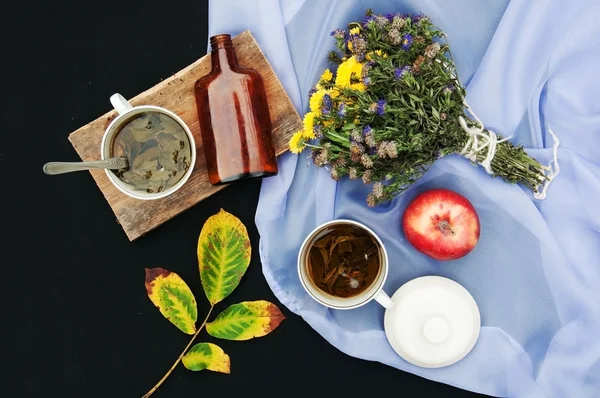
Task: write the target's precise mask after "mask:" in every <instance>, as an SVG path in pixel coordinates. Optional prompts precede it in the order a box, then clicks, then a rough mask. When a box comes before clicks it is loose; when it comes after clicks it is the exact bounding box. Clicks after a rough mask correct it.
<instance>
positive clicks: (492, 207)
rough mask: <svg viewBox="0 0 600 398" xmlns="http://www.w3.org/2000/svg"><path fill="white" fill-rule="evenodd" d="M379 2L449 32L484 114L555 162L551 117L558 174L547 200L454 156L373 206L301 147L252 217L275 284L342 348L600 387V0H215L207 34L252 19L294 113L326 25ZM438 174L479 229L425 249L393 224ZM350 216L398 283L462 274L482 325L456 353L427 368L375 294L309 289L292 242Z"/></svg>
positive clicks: (561, 386) (463, 377)
mask: <svg viewBox="0 0 600 398" xmlns="http://www.w3.org/2000/svg"><path fill="white" fill-rule="evenodd" d="M369 7H371V8H373V9H374V11H375V12H378V13H386V12H402V13H417V12H423V13H425V14H427V15H429V16H430V17H431V19H432V20H433V22H434V23H435V24H436V25H438V26H439V27H440V28H442V30H444V31H445V32H446V34H447V35H448V37H449V41H450V45H451V47H452V51H453V53H454V57H455V60H456V64H457V67H458V71H459V75H460V78H461V81H462V82H463V84H465V85H466V86H467V92H468V97H467V98H468V101H469V103H470V105H471V107H472V108H473V109H474V110H475V112H476V113H477V114H478V116H479V117H480V118H481V119H482V120H483V121H484V123H485V124H486V126H487V127H488V128H491V129H493V130H494V131H496V132H497V133H499V134H502V135H503V136H510V135H513V138H512V142H513V143H517V144H522V145H524V146H525V147H526V148H527V151H528V153H530V154H531V155H532V156H534V157H535V158H537V159H538V160H540V161H541V162H542V163H545V164H547V163H548V162H549V161H550V160H551V159H552V149H551V148H552V144H553V142H552V139H551V138H550V136H549V135H548V130H549V129H552V130H553V131H554V132H555V133H556V134H557V135H558V137H559V138H560V140H561V146H560V148H559V150H558V158H559V164H560V170H561V173H560V175H559V176H558V177H557V178H556V180H555V181H554V183H553V185H552V186H551V187H550V189H549V191H548V197H547V199H546V200H544V201H536V200H534V199H533V197H532V195H531V193H530V192H528V191H527V190H524V189H522V188H520V187H519V186H514V185H510V184H507V183H504V182H503V181H501V180H500V179H494V178H490V177H489V176H488V175H487V174H486V173H485V171H484V170H482V169H481V168H476V167H473V166H472V165H471V164H470V163H469V162H468V161H467V160H466V159H464V158H461V157H459V156H449V157H446V158H444V159H441V160H439V161H437V162H436V163H435V164H434V165H433V167H432V168H431V169H430V170H429V171H428V172H427V173H426V174H425V175H424V176H423V177H422V178H421V179H420V180H419V181H418V182H417V183H416V184H415V185H414V186H413V187H411V188H410V189H409V190H408V191H407V192H405V193H404V194H402V195H400V196H399V197H398V198H396V199H395V200H393V201H391V202H389V203H387V204H384V205H381V206H379V207H377V208H374V209H370V208H368V207H367V206H366V204H365V197H366V195H367V193H368V192H369V191H370V188H369V187H367V186H364V185H363V184H362V183H361V182H359V181H350V180H348V179H342V180H341V181H339V182H338V183H336V182H334V181H332V180H331V179H330V177H329V175H328V173H327V171H325V170H323V169H318V168H316V167H314V166H313V165H312V164H311V162H310V160H309V159H308V156H309V153H308V151H306V152H305V153H303V154H301V156H293V155H289V154H288V155H284V156H282V157H281V158H280V163H279V164H280V173H279V175H278V176H276V177H272V178H269V179H267V180H265V181H264V182H263V186H262V190H261V196H260V202H259V206H258V209H257V214H256V224H257V226H258V229H259V232H260V234H261V243H260V254H261V259H262V264H263V271H264V275H265V277H266V278H267V281H268V282H269V285H270V286H271V288H272V289H273V291H274V292H275V294H276V295H277V297H278V298H279V299H280V300H281V302H282V303H283V304H285V305H286V306H287V307H288V308H289V309H290V310H291V311H293V312H295V313H297V314H299V315H300V316H302V317H303V318H304V319H305V320H306V322H308V323H309V324H310V325H311V326H312V327H313V328H314V329H315V330H316V331H317V332H318V333H320V334H321V335H322V336H323V337H324V338H325V339H327V340H328V341H329V342H330V343H331V344H332V345H334V346H335V347H337V348H339V349H340V350H342V351H343V352H345V353H347V354H349V355H352V356H355V357H359V358H363V359H367V360H374V361H379V362H382V363H385V364H387V365H390V366H394V367H396V368H398V369H402V370H405V371H408V372H412V373H415V374H418V375H420V376H423V377H426V378H429V379H432V380H436V381H440V382H444V383H447V384H451V385H454V386H458V387H461V388H464V389H468V390H472V391H477V392H482V393H486V394H490V395H497V396H519V397H598V396H600V260H599V259H600V233H599V231H600V145H598V144H599V143H600V95H599V93H600V76H599V75H600V23H598V21H599V20H600V3H599V2H597V1H591V0H590V1H583V0H570V1H568V2H566V1H559V0H546V1H544V2H539V1H536V2H534V1H530V0H513V1H511V2H508V1H505V0H497V1H493V2H492V1H480V0H455V1H451V2H448V1H441V0H438V1H435V0H426V1H417V0H406V1H401V0H394V1H392V0H390V1H373V0H371V1H365V0H347V1H342V0H339V1H320V0H305V1H302V0H300V1H294V0H279V1H278V0H237V1H236V0H211V2H210V34H217V33H224V32H227V33H232V34H235V33H239V32H241V31H243V30H245V29H250V30H251V31H252V33H253V34H254V35H255V37H256V38H257V40H258V42H259V44H260V45H261V47H262V49H263V50H264V52H265V54H266V56H267V58H268V59H269V61H270V62H271V65H272V66H273V68H274V69H275V71H276V72H277V75H278V77H279V78H280V80H281V81H282V83H283V85H284V87H285V88H286V90H287V92H288V94H289V96H290V97H291V99H292V101H293V103H294V105H295V106H296V108H297V109H298V111H299V112H300V113H303V112H304V111H306V109H307V108H308V98H307V93H308V90H309V89H310V88H311V87H312V86H313V85H314V84H315V83H316V81H317V79H318V77H319V76H320V74H321V72H322V71H323V69H325V68H326V67H327V66H328V65H327V63H326V55H327V52H328V51H329V50H331V49H333V47H334V40H333V39H331V38H329V32H330V31H331V30H333V29H335V28H339V27H345V25H346V24H347V23H348V22H350V21H353V20H358V19H359V18H361V17H362V14H363V13H364V10H365V9H366V8H369ZM437 187H444V188H449V189H452V190H455V191H457V192H459V193H461V194H462V195H464V196H466V197H467V198H469V200H471V202H472V203H473V205H474V206H475V208H476V209H477V212H478V214H479V217H480V220H481V231H482V232H481V239H480V242H479V244H478V245H477V247H476V249H475V250H474V251H473V252H472V253H471V254H469V255H468V256H466V257H464V258H463V259H460V260H457V261H452V262H444V263H442V262H438V261H435V260H432V259H430V258H428V257H426V256H425V255H423V254H421V253H419V252H417V251H416V250H415V249H413V248H412V246H411V245H410V244H409V243H408V242H407V241H406V240H405V237H404V235H403V233H402V230H401V227H400V220H401V216H402V213H403V211H404V209H405V208H406V206H407V204H408V203H409V202H410V200H411V199H412V198H414V197H415V196H416V195H417V194H418V193H420V192H422V191H424V190H427V189H431V188H437ZM334 218H351V219H354V220H357V221H360V222H362V223H364V224H366V225H368V226H369V227H371V228H372V229H373V230H374V231H375V232H376V233H377V234H378V235H379V236H380V237H381V238H382V240H383V242H384V244H385V245H386V248H387V250H388V253H389V256H390V260H391V264H390V273H389V277H388V280H387V283H386V285H385V290H386V291H387V293H388V294H392V293H393V292H394V291H395V290H396V289H397V288H399V287H400V286H401V285H402V284H403V283H405V282H407V281H409V280H410V279H413V278H415V277H418V276H421V275H442V276H446V277H449V278H452V279H454V280H456V281H457V282H459V283H461V284H462V285H463V286H465V287H466V288H467V289H468V290H469V291H470V292H471V294H472V295H473V297H474V298H475V300H476V301H477V303H478V304H479V307H480V311H481V316H482V330H481V335H480V338H479V341H478V343H477V345H476V346H475V348H474V349H473V351H472V352H471V353H470V354H469V355H468V356H467V357H466V358H465V359H463V360H462V361H460V362H459V363H457V364H455V365H452V366H449V367H446V368H441V369H422V368H418V367H415V366H413V365H410V364H409V363H407V362H405V361H404V360H402V359H401V358H400V357H399V356H398V355H396V353H395V352H394V351H393V350H392V348H391V347H390V345H389V344H388V342H387V340H386V338H385V335H384V332H383V308H382V307H380V306H379V305H378V304H377V303H376V302H371V303H369V304H368V305H366V306H364V307H362V308H359V309H356V310H351V311H336V310H330V309H327V308H325V307H323V306H321V305H320V304H318V303H317V302H315V301H314V300H312V299H311V298H310V297H309V296H308V295H307V294H306V293H305V292H304V290H303V289H302V287H301V285H300V282H299V280H298V275H297V271H296V256H297V253H298V249H299V247H300V244H301V243H302V240H303V239H304V237H305V236H306V235H307V234H308V233H309V232H310V231H311V230H312V229H313V228H314V227H315V226H317V225H318V224H320V223H323V222H325V221H328V220H331V219H334Z"/></svg>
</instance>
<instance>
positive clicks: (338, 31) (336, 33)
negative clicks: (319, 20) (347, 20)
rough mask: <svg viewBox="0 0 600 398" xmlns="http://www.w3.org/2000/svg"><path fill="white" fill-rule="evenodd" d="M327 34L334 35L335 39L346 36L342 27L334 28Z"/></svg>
mask: <svg viewBox="0 0 600 398" xmlns="http://www.w3.org/2000/svg"><path fill="white" fill-rule="evenodd" d="M329 35H330V36H333V37H335V38H336V39H343V38H345V37H346V31H344V30H342V29H336V30H334V31H332V32H331V33H329Z"/></svg>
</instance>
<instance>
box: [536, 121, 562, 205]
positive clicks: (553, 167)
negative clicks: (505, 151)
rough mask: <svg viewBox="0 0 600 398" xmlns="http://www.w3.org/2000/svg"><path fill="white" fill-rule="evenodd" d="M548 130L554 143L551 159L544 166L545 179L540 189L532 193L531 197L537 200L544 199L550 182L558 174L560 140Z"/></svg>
mask: <svg viewBox="0 0 600 398" xmlns="http://www.w3.org/2000/svg"><path fill="white" fill-rule="evenodd" d="M548 132H549V133H550V135H551V136H552V139H553V140H554V145H553V148H552V160H551V161H550V164H549V165H548V166H547V167H544V169H545V170H546V171H547V172H548V174H546V180H545V181H544V183H543V185H542V190H541V191H539V192H534V194H533V197H534V198H536V199H539V200H544V199H546V194H547V192H548V188H549V187H550V184H551V183H552V181H553V180H554V179H555V178H556V177H557V176H558V175H559V174H560V166H559V165H558V146H559V145H560V141H559V140H558V137H557V136H556V134H554V132H553V131H552V129H548Z"/></svg>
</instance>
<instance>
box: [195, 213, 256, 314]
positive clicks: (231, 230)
mask: <svg viewBox="0 0 600 398" xmlns="http://www.w3.org/2000/svg"><path fill="white" fill-rule="evenodd" d="M250 252H251V248H250V238H249V237H248V231H247V230H246V227H245V226H244V224H242V222H241V221H240V219H239V218H237V217H235V216H234V215H232V214H230V213H228V212H226V211H224V210H223V209H221V211H220V212H219V213H217V214H216V215H214V216H212V217H210V218H209V219H208V220H207V221H206V223H205V224H204V227H203V228H202V231H201V232H200V238H199V239H198V264H199V268H200V279H201V280H202V287H203V288H204V293H205V294H206V297H207V298H208V301H210V303H211V304H212V305H215V304H216V303H218V302H219V301H221V300H223V299H224V298H225V297H227V296H229V295H230V294H231V292H233V290H234V289H235V288H236V287H237V286H238V284H239V283H240V280H241V279H242V276H243V275H244V273H245V272H246V270H247V269H248V265H249V264H250Z"/></svg>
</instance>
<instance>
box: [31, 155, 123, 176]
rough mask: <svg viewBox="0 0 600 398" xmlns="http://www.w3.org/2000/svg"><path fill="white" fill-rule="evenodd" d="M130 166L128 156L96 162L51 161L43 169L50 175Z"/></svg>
mask: <svg viewBox="0 0 600 398" xmlns="http://www.w3.org/2000/svg"><path fill="white" fill-rule="evenodd" d="M128 167H129V162H128V161H127V158H125V157H120V158H110V159H105V160H97V161H95V162H50V163H46V164H45V165H44V167H43V169H42V170H44V173H46V174H48V175H54V174H64V173H70V172H72V171H81V170H90V169H111V170H118V169H125V168H128Z"/></svg>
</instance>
